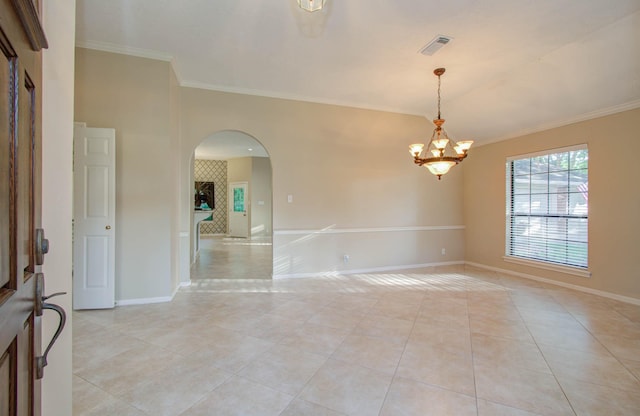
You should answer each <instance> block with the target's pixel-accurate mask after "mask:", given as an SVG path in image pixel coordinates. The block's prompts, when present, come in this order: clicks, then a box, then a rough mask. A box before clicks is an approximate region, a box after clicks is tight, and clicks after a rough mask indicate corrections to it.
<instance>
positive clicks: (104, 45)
mask: <svg viewBox="0 0 640 416" xmlns="http://www.w3.org/2000/svg"><path fill="white" fill-rule="evenodd" d="M76 47H79V48H84V49H93V50H96V51H103V52H111V53H119V54H121V55H129V56H137V57H138V58H147V59H156V60H158V61H165V62H172V61H173V56H172V55H169V54H166V53H162V52H158V51H154V50H151V49H142V48H133V47H131V46H122V45H116V44H114V43H109V42H100V41H95V40H87V41H77V42H76ZM174 72H175V70H174ZM177 76H178V73H177V72H176V78H177ZM178 81H180V79H179V78H178Z"/></svg>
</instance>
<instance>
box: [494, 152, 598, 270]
mask: <svg viewBox="0 0 640 416" xmlns="http://www.w3.org/2000/svg"><path fill="white" fill-rule="evenodd" d="M588 164H589V151H588V149H587V146H586V145H580V146H575V147H570V148H563V149H555V150H551V151H548V152H544V153H536V154H532V155H524V156H517V157H513V158H509V159H508V160H507V227H506V229H507V239H506V258H507V259H509V258H512V259H514V258H522V259H529V260H536V261H543V262H547V263H553V264H557V265H561V266H572V267H578V268H582V269H586V268H587V266H588V264H587V260H588V257H587V251H588V234H587V231H588V221H589V215H588V212H589V210H588V202H589V182H588Z"/></svg>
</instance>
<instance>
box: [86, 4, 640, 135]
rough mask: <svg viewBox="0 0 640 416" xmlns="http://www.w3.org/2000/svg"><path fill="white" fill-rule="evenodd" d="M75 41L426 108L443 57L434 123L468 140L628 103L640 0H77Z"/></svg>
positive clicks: (307, 93)
mask: <svg viewBox="0 0 640 416" xmlns="http://www.w3.org/2000/svg"><path fill="white" fill-rule="evenodd" d="M437 35H448V36H451V37H453V40H452V41H451V42H450V43H449V44H448V45H447V46H445V47H444V48H443V49H441V50H440V51H439V52H438V53H436V54H435V55H434V56H431V57H428V56H424V55H421V54H420V53H418V51H419V50H420V49H421V48H422V47H423V46H424V45H425V44H426V43H427V42H429V41H430V40H431V39H433V38H434V37H435V36H437ZM76 39H77V42H78V45H79V46H85V47H91V48H96V49H102V50H109V51H115V52H125V53H131V54H134V55H139V56H147V57H155V58H160V59H166V60H173V63H174V66H175V69H176V71H177V73H178V77H179V79H180V81H181V84H182V85H184V86H194V87H202V88H209V89H216V90H221V91H232V92H241V93H248V94H256V95H265V96H273V97H284V98H292V99H300V100H305V101H314V102H322V103H331V104H340V105H347V106H355V107H363V108H371V109H379V110H388V111H394V112H400V113H407V114H417V115H424V116H426V117H428V118H429V119H431V118H433V116H434V114H435V112H436V91H437V78H436V77H435V76H434V75H433V73H432V71H433V69H434V68H437V67H446V68H447V72H446V73H445V75H444V76H443V77H442V116H443V118H446V119H447V126H446V127H447V130H448V131H449V134H450V135H451V136H452V137H454V138H455V139H458V140H460V139H463V138H469V139H475V140H476V142H477V143H478V144H482V143H488V142H492V141H497V140H502V139H506V138H509V137H514V136H516V135H520V134H523V133H527V132H532V131H536V130H542V129H546V128H550V127H554V126H558V125H562V124H567V123H569V122H573V121H578V120H583V119H587V118H592V117H595V116H598V115H605V114H609V113H613V112H617V111H620V110H624V109H631V108H636V107H640V0H519V1H513V0H449V1H437V2H436V1H432V0H388V1H382V0H377V1H376V0H327V7H326V8H325V10H324V11H322V12H315V13H308V12H305V11H302V10H300V9H299V8H298V7H297V4H296V0H268V1H267V0H262V1H260V0H191V1H188V2H186V1H176V0H111V1H105V0H77V30H76ZM429 134H430V132H425V136H428V135H429ZM218 138H219V137H218ZM413 140H415V138H407V143H409V142H411V141H413Z"/></svg>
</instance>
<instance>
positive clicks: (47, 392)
mask: <svg viewBox="0 0 640 416" xmlns="http://www.w3.org/2000/svg"><path fill="white" fill-rule="evenodd" d="M42 15H43V20H44V27H45V31H46V34H47V39H48V41H49V48H48V49H46V50H44V51H43V55H42V58H43V60H42V70H43V77H42V114H43V115H42V146H43V158H42V226H43V228H44V229H45V230H46V235H47V238H48V239H49V241H50V244H51V250H50V252H49V254H47V255H46V258H45V262H44V265H43V266H42V271H43V273H44V275H45V282H46V283H45V285H46V294H51V293H55V292H67V294H66V295H65V296H60V297H57V298H55V300H53V301H54V302H55V303H57V304H59V305H60V306H62V307H63V308H64V309H65V310H66V311H67V325H66V327H65V329H64V331H63V332H62V334H61V335H60V337H59V338H58V340H57V342H56V344H55V345H54V346H53V348H52V349H51V351H50V352H49V357H48V360H47V361H48V363H49V364H48V365H47V367H46V369H45V372H44V378H43V379H42V415H43V416H59V415H70V414H71V413H72V402H71V380H72V374H71V372H72V364H71V360H72V358H71V345H72V341H71V340H72V330H73V328H72V323H73V316H72V314H71V313H70V312H71V299H72V298H73V296H72V293H71V290H72V282H71V210H72V194H73V176H72V171H71V165H72V154H73V90H74V85H73V83H74V76H73V75H74V66H73V56H74V44H75V32H74V30H75V1H74V0H63V1H57V2H55V4H53V3H52V2H43V14H42ZM57 327H58V318H57V316H56V314H54V313H45V314H44V316H43V324H42V339H43V341H42V342H43V348H45V347H46V344H44V343H47V342H49V340H50V339H51V337H52V335H53V333H54V332H55V330H56V328H57Z"/></svg>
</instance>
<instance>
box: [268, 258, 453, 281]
mask: <svg viewBox="0 0 640 416" xmlns="http://www.w3.org/2000/svg"><path fill="white" fill-rule="evenodd" d="M461 264H464V261H443V262H437V263H423V264H404V265H402V266H384V267H371V268H367V269H351V270H335V271H325V272H315V273H291V274H275V275H273V279H291V278H308V277H323V276H345V275H350V274H362V273H380V272H389V271H394V270H408V269H421V268H424V267H437V266H456V265H461Z"/></svg>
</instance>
